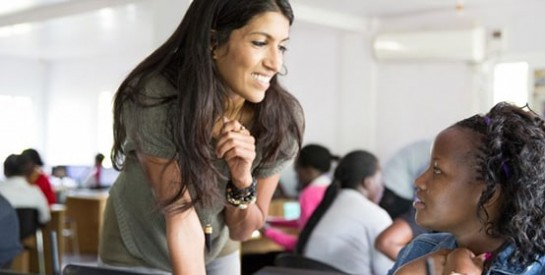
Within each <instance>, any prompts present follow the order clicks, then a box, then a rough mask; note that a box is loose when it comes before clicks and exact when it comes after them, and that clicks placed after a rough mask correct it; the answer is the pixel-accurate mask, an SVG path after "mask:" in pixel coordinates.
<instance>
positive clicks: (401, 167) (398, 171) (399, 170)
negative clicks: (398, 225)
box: [380, 139, 432, 219]
mask: <svg viewBox="0 0 545 275" xmlns="http://www.w3.org/2000/svg"><path fill="white" fill-rule="evenodd" d="M431 143H432V142H431V140H427V139H425V140H418V141H415V142H412V143H410V144H408V145H406V146H404V147H402V148H401V149H399V150H398V151H396V152H395V153H394V155H393V156H392V157H391V158H390V159H389V160H388V162H386V164H385V165H384V170H383V175H384V185H385V189H384V195H383V196H382V199H381V200H380V206H381V207H382V208H384V209H385V210H386V211H387V212H388V214H390V217H391V218H392V219H395V218H397V217H398V216H400V215H403V214H404V213H406V212H408V211H409V210H410V209H411V208H412V203H413V198H414V180H415V179H416V178H417V177H418V176H420V175H421V174H422V172H424V170H426V168H427V167H428V166H429V163H430V158H429V156H430V150H431Z"/></svg>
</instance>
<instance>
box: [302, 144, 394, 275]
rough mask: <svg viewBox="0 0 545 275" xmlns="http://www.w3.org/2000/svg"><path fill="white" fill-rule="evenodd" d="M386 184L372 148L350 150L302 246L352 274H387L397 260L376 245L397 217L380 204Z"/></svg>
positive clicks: (311, 255) (309, 254)
mask: <svg viewBox="0 0 545 275" xmlns="http://www.w3.org/2000/svg"><path fill="white" fill-rule="evenodd" d="M383 190H384V186H383V183H382V174H381V169H380V165H379V161H378V159H377V158H376V157H375V156H374V155H373V154H371V153H369V152H367V151H362V150H357V151H352V152H350V153H348V154H347V155H346V156H344V157H343V158H342V159H341V160H340V161H339V164H338V166H337V168H336V169H335V173H334V178H333V182H332V183H331V185H330V186H329V187H328V188H327V191H326V193H325V196H324V198H323V200H322V202H321V203H320V205H319V206H318V208H317V209H316V210H315V211H314V213H313V214H312V216H311V218H310V219H309V221H308V223H307V225H306V226H305V228H304V229H303V231H302V232H301V234H300V235H299V242H298V244H297V249H296V252H297V253H299V254H302V255H304V256H306V257H309V258H313V259H316V260H319V261H321V262H324V263H327V264H329V265H331V266H334V267H336V268H338V269H340V270H342V271H343V272H346V273H348V274H371V275H373V274H374V275H380V274H386V272H387V271H388V269H389V268H391V266H392V265H393V262H392V261H391V260H390V259H389V258H388V257H386V256H385V255H384V254H382V253H381V252H379V251H377V250H376V249H375V246H374V243H375V238H376V237H377V236H378V234H379V233H380V232H382V231H383V230H384V229H385V228H386V227H388V226H389V225H390V224H391V223H392V220H391V218H390V216H389V215H388V213H387V212H386V211H385V210H384V209H382V208H380V206H378V202H379V200H380V197H381V195H382V192H383Z"/></svg>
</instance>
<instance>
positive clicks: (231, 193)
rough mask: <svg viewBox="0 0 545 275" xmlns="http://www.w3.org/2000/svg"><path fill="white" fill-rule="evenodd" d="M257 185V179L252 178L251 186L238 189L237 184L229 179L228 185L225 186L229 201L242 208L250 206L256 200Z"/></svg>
mask: <svg viewBox="0 0 545 275" xmlns="http://www.w3.org/2000/svg"><path fill="white" fill-rule="evenodd" d="M256 185H257V180H256V179H255V178H254V179H252V184H250V186H248V187H246V188H243V189H238V188H237V187H236V186H235V184H234V183H233V182H232V181H231V180H229V181H228V182H227V187H226V188H225V197H226V198H227V202H228V203H229V204H231V205H232V206H235V207H238V208H240V209H246V208H248V205H250V204H252V203H254V202H255V201H256Z"/></svg>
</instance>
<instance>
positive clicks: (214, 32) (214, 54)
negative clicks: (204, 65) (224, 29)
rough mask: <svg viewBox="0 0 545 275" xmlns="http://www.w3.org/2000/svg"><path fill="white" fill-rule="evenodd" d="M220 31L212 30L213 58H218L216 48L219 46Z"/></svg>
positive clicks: (211, 51) (211, 50)
mask: <svg viewBox="0 0 545 275" xmlns="http://www.w3.org/2000/svg"><path fill="white" fill-rule="evenodd" d="M217 35H218V33H217V32H216V30H210V46H209V47H210V48H209V50H210V54H211V55H212V58H214V59H216V49H217V47H218V39H217Z"/></svg>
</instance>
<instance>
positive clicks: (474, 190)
mask: <svg viewBox="0 0 545 275" xmlns="http://www.w3.org/2000/svg"><path fill="white" fill-rule="evenodd" d="M526 107H527V106H525V107H523V108H520V107H517V106H515V105H512V104H509V103H506V102H500V103H498V104H496V105H495V106H494V107H492V109H491V110H490V111H489V112H488V113H486V114H484V115H480V114H479V115H474V116H471V117H469V118H466V119H463V120H461V121H459V122H457V123H455V124H454V125H452V126H450V127H448V128H446V129H445V130H443V131H441V132H440V133H439V134H438V135H437V137H436V138H435V142H434V144H433V149H432V152H431V157H430V160H431V161H430V162H431V163H430V166H429V168H428V169H427V170H426V171H425V173H424V174H422V175H421V176H420V177H419V178H418V179H417V180H416V187H417V191H416V199H415V202H414V207H415V208H416V222H417V223H418V224H419V225H421V226H422V227H424V228H427V229H428V230H434V231H438V232H441V233H426V234H421V235H420V236H418V237H416V238H415V239H414V240H413V241H412V242H411V243H410V244H409V245H408V246H406V247H405V248H403V249H402V250H401V252H400V253H399V255H398V257H397V261H396V264H395V266H394V267H393V268H392V269H391V270H390V274H397V275H403V274H411V275H412V274H426V273H425V272H426V261H431V262H432V266H433V267H434V270H433V272H434V274H471V275H473V274H486V275H488V274H526V275H536V274H545V227H544V226H543V222H544V219H545V215H544V213H545V157H544V156H545V121H544V120H543V119H542V118H541V117H540V116H539V115H537V114H536V113H534V112H533V111H531V110H529V109H528V110H526V109H525V108H526Z"/></svg>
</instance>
